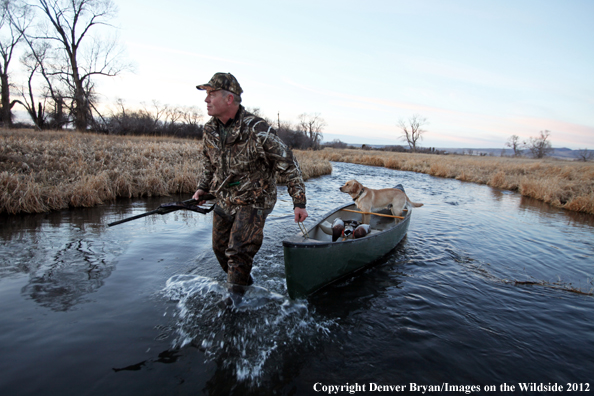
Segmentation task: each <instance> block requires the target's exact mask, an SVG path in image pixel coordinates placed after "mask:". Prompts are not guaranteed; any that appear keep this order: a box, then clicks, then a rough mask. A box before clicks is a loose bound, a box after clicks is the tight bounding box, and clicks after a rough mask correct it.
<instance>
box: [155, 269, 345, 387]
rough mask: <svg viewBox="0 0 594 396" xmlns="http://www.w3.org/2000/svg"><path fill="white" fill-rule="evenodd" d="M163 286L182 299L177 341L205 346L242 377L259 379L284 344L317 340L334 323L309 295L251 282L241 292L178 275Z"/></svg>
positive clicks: (206, 351)
mask: <svg viewBox="0 0 594 396" xmlns="http://www.w3.org/2000/svg"><path fill="white" fill-rule="evenodd" d="M163 291H164V294H165V296H166V297H168V298H170V299H171V300H174V301H177V307H178V312H177V314H176V317H177V323H176V333H177V337H176V338H175V340H174V345H173V347H174V348H181V347H183V346H186V345H188V344H191V345H194V346H196V347H198V348H200V349H201V350H202V351H203V352H204V354H205V356H206V357H207V360H209V361H215V362H217V363H218V364H220V365H221V366H222V368H224V369H230V370H231V371H233V372H234V373H235V376H236V377H237V379H238V380H240V381H250V382H255V383H258V382H259V379H260V378H261V377H262V375H263V374H265V372H266V363H267V362H268V361H269V359H270V358H271V356H273V355H274V354H275V352H276V351H277V350H278V349H279V347H280V348H282V350H286V349H287V347H290V346H291V345H294V346H303V345H304V344H311V343H314V342H316V339H319V337H327V336H328V335H329V334H330V328H331V327H332V325H333V324H334V322H333V321H329V320H316V318H315V315H314V314H313V313H312V312H310V310H309V309H308V306H307V302H306V301H294V300H291V299H289V298H288V297H287V296H283V295H281V294H278V293H275V292H271V291H269V290H268V289H265V288H263V287H259V286H250V287H246V288H245V290H244V294H243V295H242V296H238V295H237V294H235V293H233V292H230V291H229V290H228V287H227V284H226V283H222V282H219V281H216V280H214V279H212V278H208V277H204V276H196V275H175V276H173V277H171V278H170V279H169V280H168V281H167V283H166V286H165V288H164V290H163Z"/></svg>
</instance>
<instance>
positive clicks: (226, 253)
mask: <svg viewBox="0 0 594 396" xmlns="http://www.w3.org/2000/svg"><path fill="white" fill-rule="evenodd" d="M271 211H272V209H256V208H254V207H252V206H247V205H246V206H241V207H239V208H238V209H237V211H236V212H235V214H233V215H229V214H227V213H225V212H224V211H223V210H222V209H221V208H220V207H218V206H217V207H215V210H214V214H213V221H212V243H213V246H212V248H213V250H214V252H215V255H216V257H217V260H219V264H220V265H221V267H222V268H223V271H225V272H226V273H227V281H228V282H229V283H232V284H236V285H250V284H252V283H253V280H252V277H251V275H250V272H251V271H252V264H253V261H254V256H255V255H256V253H258V250H260V247H261V246H262V241H263V239H264V223H265V221H266V216H268V214H269V213H270V212H271Z"/></svg>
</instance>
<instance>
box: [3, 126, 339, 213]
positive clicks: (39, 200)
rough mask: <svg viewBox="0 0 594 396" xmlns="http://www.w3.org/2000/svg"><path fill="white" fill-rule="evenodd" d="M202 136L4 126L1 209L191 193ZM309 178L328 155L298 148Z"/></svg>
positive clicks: (322, 170)
mask: <svg viewBox="0 0 594 396" xmlns="http://www.w3.org/2000/svg"><path fill="white" fill-rule="evenodd" d="M201 151H202V142H201V141H193V140H187V139H175V138H158V137H137V136H133V137H132V136H106V135H95V134H86V133H85V134H82V133H76V132H70V131H68V132H55V131H43V132H37V131H32V130H6V129H2V130H0V194H1V195H0V213H10V214H16V213H21V212H26V213H41V212H47V211H50V210H59V209H64V208H68V207H91V206H95V205H98V204H101V203H103V202H107V201H113V200H115V199H116V198H118V197H143V196H167V195H171V194H179V193H183V194H186V193H187V194H190V193H193V192H194V191H195V190H196V186H197V183H198V178H199V177H200V174H201V172H202V167H201V165H200V157H201ZM295 155H296V156H297V158H298V160H299V163H300V165H301V168H302V171H303V176H304V178H306V179H307V178H310V177H315V176H319V175H322V174H329V173H331V171H332V166H331V165H330V163H329V162H328V160H324V159H321V158H318V157H313V156H312V155H311V154H310V153H307V152H302V153H300V152H296V153H295Z"/></svg>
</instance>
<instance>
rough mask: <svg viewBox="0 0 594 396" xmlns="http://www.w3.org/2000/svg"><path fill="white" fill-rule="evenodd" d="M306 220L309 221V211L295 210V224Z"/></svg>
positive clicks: (303, 209)
mask: <svg viewBox="0 0 594 396" xmlns="http://www.w3.org/2000/svg"><path fill="white" fill-rule="evenodd" d="M305 219H307V210H305V208H295V223H302V222H303V221H304V220H305Z"/></svg>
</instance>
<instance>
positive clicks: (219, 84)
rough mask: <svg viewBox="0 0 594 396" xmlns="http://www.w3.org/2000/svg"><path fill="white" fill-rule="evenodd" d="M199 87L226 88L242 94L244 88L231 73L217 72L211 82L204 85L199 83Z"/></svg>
mask: <svg viewBox="0 0 594 396" xmlns="http://www.w3.org/2000/svg"><path fill="white" fill-rule="evenodd" d="M196 88H198V89H202V90H204V89H208V88H211V89H217V90H218V89H224V90H225V91H229V92H233V93H234V94H236V95H239V96H241V94H242V92H243V89H241V86H240V85H239V82H238V81H237V79H236V78H235V77H234V76H233V74H231V73H215V75H214V76H212V78H211V79H210V81H209V82H207V83H206V84H202V85H197V86H196Z"/></svg>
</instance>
